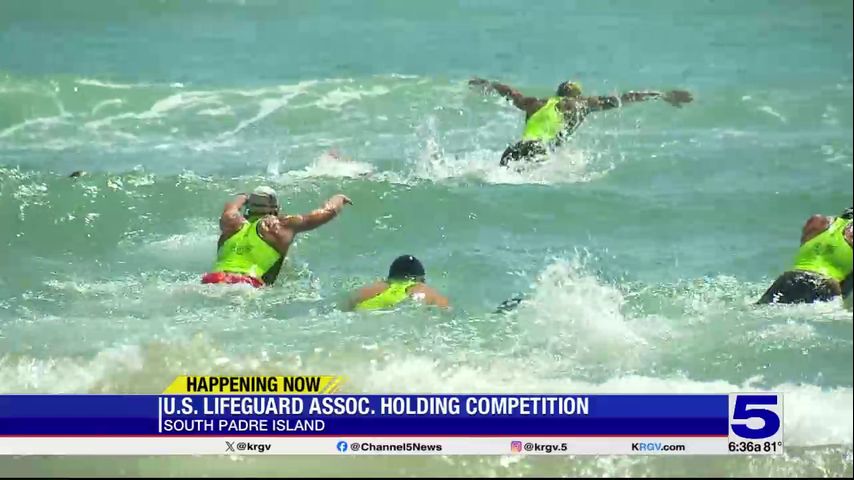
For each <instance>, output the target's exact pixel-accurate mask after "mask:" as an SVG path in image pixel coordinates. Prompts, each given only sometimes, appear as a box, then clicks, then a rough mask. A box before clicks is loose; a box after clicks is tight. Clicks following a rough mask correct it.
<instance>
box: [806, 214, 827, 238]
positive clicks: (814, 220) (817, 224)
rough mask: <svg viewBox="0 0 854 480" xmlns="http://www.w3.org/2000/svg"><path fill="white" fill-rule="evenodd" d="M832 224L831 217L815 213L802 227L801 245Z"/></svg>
mask: <svg viewBox="0 0 854 480" xmlns="http://www.w3.org/2000/svg"><path fill="white" fill-rule="evenodd" d="M829 226H830V217H828V216H826V215H813V216H811V217H810V218H809V219H808V220H807V222H806V223H805V224H804V228H803V229H801V245H803V244H805V243H807V242H809V241H810V240H812V239H813V238H815V236H816V235H818V234H819V233H821V232H823V231H825V230H827V227H829Z"/></svg>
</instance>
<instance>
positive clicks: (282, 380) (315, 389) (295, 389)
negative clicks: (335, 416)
mask: <svg viewBox="0 0 854 480" xmlns="http://www.w3.org/2000/svg"><path fill="white" fill-rule="evenodd" d="M343 383H344V377H341V376H339V375H309V376H300V377H278V376H264V377H230V376H203V377H198V376H187V375H182V376H180V377H178V378H176V379H175V380H174V381H173V382H172V383H171V384H169V386H168V387H166V390H164V391H163V393H164V394H170V395H171V394H175V395H177V394H208V395H210V394H219V393H228V394H246V395H249V394H270V395H273V394H279V395H281V394H286V395H300V394H330V393H335V392H337V391H338V389H339V388H341V385H342V384H343Z"/></svg>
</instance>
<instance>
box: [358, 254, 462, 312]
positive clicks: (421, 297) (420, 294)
mask: <svg viewBox="0 0 854 480" xmlns="http://www.w3.org/2000/svg"><path fill="white" fill-rule="evenodd" d="M425 278H426V275H425V273H424V266H423V265H421V262H420V261H418V259H417V258H415V257H413V256H412V255H401V256H400V257H397V258H396V259H395V260H394V262H392V264H391V267H389V269H388V277H387V278H386V279H385V280H380V281H378V282H374V283H372V284H370V285H368V286H366V287H363V288H361V289H359V290H358V291H356V292H355V293H354V294H353V295H352V296H351V298H350V302H349V305H348V307H349V309H350V310H382V309H388V308H392V307H395V306H397V305H399V304H401V303H403V302H404V301H405V300H410V299H411V300H415V301H418V302H421V303H423V304H426V305H434V306H437V307H441V308H448V299H447V298H445V297H444V296H442V295H441V294H440V293H439V292H437V291H436V290H434V289H432V288H431V287H429V286H427V284H426V283H425V281H426V280H425Z"/></svg>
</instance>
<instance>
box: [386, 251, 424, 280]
mask: <svg viewBox="0 0 854 480" xmlns="http://www.w3.org/2000/svg"><path fill="white" fill-rule="evenodd" d="M423 276H424V266H423V265H421V262H419V261H418V259H417V258H415V257H413V256H412V255H401V256H399V257H397V258H396V259H394V261H393V262H391V267H389V269H388V278H389V279H394V280H398V279H413V280H414V279H416V278H420V277H423Z"/></svg>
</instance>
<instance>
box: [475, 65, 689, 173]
mask: <svg viewBox="0 0 854 480" xmlns="http://www.w3.org/2000/svg"><path fill="white" fill-rule="evenodd" d="M469 85H472V86H475V87H481V88H483V89H484V91H494V92H497V93H498V94H499V95H501V96H503V97H504V98H506V99H507V100H510V101H512V102H513V105H514V106H515V107H516V108H518V109H519V110H522V111H523V112H525V130H524V132H523V133H522V140H520V141H519V142H516V143H515V144H513V145H511V146H509V147H507V149H506V150H505V151H504V153H503V154H502V155H501V166H504V167H506V166H508V165H509V164H510V162H515V161H519V160H524V161H528V162H530V161H537V160H540V161H541V160H542V159H543V158H544V157H545V155H547V154H548V152H549V150H550V149H553V148H554V147H557V146H560V145H561V144H562V143H563V142H564V141H565V140H566V139H567V138H569V136H570V135H572V134H573V133H574V132H575V130H576V129H577V128H578V127H579V126H580V125H581V123H582V122H583V121H584V119H585V118H586V117H587V115H588V114H590V113H591V112H598V111H602V110H610V109H612V108H619V107H621V106H622V105H624V104H627V103H633V102H641V101H645V100H659V99H660V100H663V101H665V102H667V103H669V104H671V105H673V106H674V107H681V106H682V104H683V103H688V102H691V101H692V100H693V97H692V96H691V94H690V93H689V92H686V91H684V90H671V91H669V92H655V91H650V92H626V93H623V94H621V95H619V96H616V95H606V96H592V97H584V96H582V95H581V85H580V84H578V83H576V82H570V81H567V82H563V83H561V84H560V85H558V87H557V91H556V92H555V95H554V96H552V97H549V98H537V97H528V96H526V95H523V94H522V93H520V92H519V91H518V90H516V89H514V88H512V87H510V86H507V85H505V84H503V83H498V82H489V81H487V80H484V79H482V78H474V79H472V80H471V81H469Z"/></svg>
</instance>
